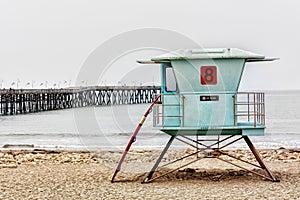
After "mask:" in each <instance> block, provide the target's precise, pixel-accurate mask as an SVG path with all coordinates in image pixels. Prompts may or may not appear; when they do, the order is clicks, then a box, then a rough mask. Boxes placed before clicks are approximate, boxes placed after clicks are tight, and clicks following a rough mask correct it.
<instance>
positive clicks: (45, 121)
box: [0, 91, 300, 150]
mask: <svg viewBox="0 0 300 200" xmlns="http://www.w3.org/2000/svg"><path fill="white" fill-rule="evenodd" d="M265 95H266V126H267V128H266V130H265V135H264V136H257V137H251V140H252V141H253V143H254V145H255V146H256V147H257V148H260V149H276V148H280V147H283V148H300V104H299V102H300V91H268V92H266V93H265ZM147 107H148V105H147V104H139V105H118V106H102V107H90V108H76V109H67V110H56V111H47V112H39V113H32V114H25V115H12V116H0V149H3V146H4V145H6V146H10V145H11V146H10V147H11V148H18V147H17V145H25V146H26V145H31V146H33V147H34V148H43V149H64V150H123V149H124V147H125V146H126V144H127V142H128V140H129V138H130V136H131V134H132V132H133V131H134V129H135V127H136V125H137V123H138V122H139V121H140V118H141V117H142V115H143V113H144V111H145V110H146V109H147ZM168 138H169V136H168V135H166V134H164V133H161V132H160V131H158V130H155V129H153V128H152V115H151V114H150V116H149V117H148V118H147V120H146V122H145V124H144V126H143V127H142V129H141V131H140V133H139V134H138V137H137V140H136V142H135V143H134V144H133V148H136V149H161V148H162V147H163V146H164V145H165V144H166V142H167V140H168ZM14 145H16V146H14ZM25 146H23V147H22V148H24V147H25ZM186 147H187V146H186V145H184V144H182V143H180V142H175V143H174V144H173V148H186ZM232 148H246V146H245V144H244V143H243V142H238V143H236V144H235V145H234V146H232Z"/></svg>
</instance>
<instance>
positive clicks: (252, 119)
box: [233, 92, 265, 127]
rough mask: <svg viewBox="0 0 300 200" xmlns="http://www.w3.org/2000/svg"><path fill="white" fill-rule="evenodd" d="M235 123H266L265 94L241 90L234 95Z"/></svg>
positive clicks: (254, 124)
mask: <svg viewBox="0 0 300 200" xmlns="http://www.w3.org/2000/svg"><path fill="white" fill-rule="evenodd" d="M233 101H234V125H235V126H237V125H240V124H242V123H246V124H247V125H251V124H253V126H254V127H256V126H257V125H265V94H264V93H256V92H239V93H237V94H235V95H234V96H233Z"/></svg>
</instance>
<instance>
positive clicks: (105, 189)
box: [0, 149, 300, 199]
mask: <svg viewBox="0 0 300 200" xmlns="http://www.w3.org/2000/svg"><path fill="white" fill-rule="evenodd" d="M190 151H191V150H190V149H186V150H173V151H170V152H169V153H168V155H167V156H166V158H165V159H164V160H163V162H167V161H169V160H172V159H174V158H175V157H178V156H182V155H185V154H186V153H189V152H190ZM260 152H261V153H262V156H263V157H264V160H265V162H266V164H267V165H268V167H269V168H270V169H271V170H272V172H273V173H274V175H275V176H276V177H278V178H279V179H280V182H271V181H268V180H265V179H264V178H261V177H258V176H256V175H253V174H251V173H249V172H246V171H245V170H241V169H238V168H236V167H234V166H232V165H228V164H227V163H225V162H221V161H218V160H217V159H203V160H200V161H198V162H197V163H194V164H193V165H191V166H188V167H186V168H184V169H181V170H176V171H175V172H173V173H171V174H169V175H168V176H166V177H163V178H160V179H157V180H155V181H153V182H151V183H147V184H141V181H142V180H143V179H144V178H145V176H146V172H147V171H148V170H149V169H150V168H151V167H152V165H153V163H154V161H155V159H156V158H157V156H158V155H159V152H158V151H143V150H140V151H138V150H135V151H132V152H130V153H129V155H128V157H127V158H126V162H125V163H124V165H123V167H122V171H121V172H119V173H118V175H117V177H116V182H115V183H111V182H110V178H111V175H112V174H113V171H114V168H115V166H116V163H117V161H118V159H119V157H120V155H121V152H110V151H101V152H67V151H44V150H28V151H24V150H23V151H16V150H14V151H12V150H7V151H1V152H0V199H300V157H299V150H295V149H294V150H291V149H289V150H264V151H260ZM229 153H233V154H235V155H237V156H238V157H239V158H242V159H246V160H248V161H251V162H253V161H254V158H253V156H252V155H251V154H250V152H249V151H242V150H236V151H230V152H229ZM189 159H193V158H189ZM185 161H187V160H185ZM182 163H183V162H182ZM182 163H179V164H177V165H175V166H173V167H172V166H170V167H168V169H167V168H163V169H161V170H160V171H159V172H158V173H157V174H160V173H162V172H164V171H167V170H169V169H173V168H175V167H177V166H178V165H180V164H182ZM251 170H254V169H251ZM256 171H257V172H261V170H256ZM157 174H155V175H157Z"/></svg>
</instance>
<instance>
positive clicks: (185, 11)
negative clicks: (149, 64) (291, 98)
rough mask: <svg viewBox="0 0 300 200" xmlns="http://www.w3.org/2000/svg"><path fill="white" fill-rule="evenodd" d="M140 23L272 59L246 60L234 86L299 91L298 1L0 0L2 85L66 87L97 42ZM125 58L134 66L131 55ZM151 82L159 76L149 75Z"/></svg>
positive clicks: (299, 6)
mask: <svg viewBox="0 0 300 200" xmlns="http://www.w3.org/2000/svg"><path fill="white" fill-rule="evenodd" d="M145 27H155V28H163V29H168V30H172V31H176V32H178V33H181V34H183V35H186V36H188V37H189V38H191V39H193V40H194V41H196V42H197V43H199V44H200V45H201V46H203V47H237V48H242V49H245V50H249V51H253V52H256V53H260V54H263V55H266V56H269V57H280V60H279V61H277V62H270V63H256V64H251V65H250V64H249V65H248V67H247V68H246V71H245V73H244V77H243V79H242V84H241V88H242V89H255V90H259V89H264V90H269V89H300V78H299V72H300V70H299V64H298V62H299V61H298V60H297V59H300V56H299V55H298V54H299V50H298V49H299V47H300V39H299V38H300V29H299V27H300V1H298V0H289V1H283V0H282V1H279V0H265V1H262V0H251V1H239V0H231V1H216V0H207V1H191V0H190V1H174V0H165V1H161V0H160V1H158V0H151V1H140V0H126V1H114V0H111V1H99V0H97V1H96V0H95V1H87V0H85V1H84V0H81V1H79V0H51V1H43V0H27V1H22V0H20V1H14V0H1V1H0V69H1V74H0V81H2V80H3V85H5V86H6V87H10V86H11V83H12V82H17V80H18V79H19V80H20V82H19V85H20V86H22V85H23V87H25V85H26V83H27V82H28V81H32V80H34V81H35V85H36V86H37V85H39V84H40V83H41V82H43V81H48V86H52V85H53V84H54V83H59V82H61V86H66V85H67V84H64V81H68V82H69V80H71V83H74V81H75V79H76V76H77V74H78V72H79V70H80V67H81V66H82V64H83V63H84V61H85V60H86V59H87V57H88V56H89V54H90V53H91V52H92V51H93V50H94V49H95V48H97V47H98V46H99V45H100V44H101V43H103V42H104V41H106V40H108V39H109V38H111V37H113V36H115V35H118V34H120V33H122V32H126V31H130V30H133V29H138V28H145ZM183 48H184V47H183ZM144 55H145V53H144ZM128 58H132V60H133V61H132V63H134V58H133V56H132V55H131V56H128ZM128 58H127V59H126V58H124V60H128ZM118 63H119V64H120V63H121V60H119V61H118V62H115V63H114V67H115V70H112V72H110V74H111V75H110V76H107V79H108V80H107V82H108V83H110V81H111V82H115V81H116V80H117V78H116V77H118V75H115V76H114V72H115V73H117V72H118V66H116V64H118ZM120 65H121V64H120ZM132 65H135V66H134V67H133V66H124V63H123V66H122V69H123V72H122V73H123V74H124V73H126V70H127V69H128V70H129V71H130V70H132V69H134V68H138V65H136V64H132ZM136 71H137V72H140V73H142V71H143V70H140V69H137V70H136ZM120 76H122V75H120ZM141 76H142V75H141ZM110 78H111V79H112V80H109V79H110ZM151 79H153V81H154V82H157V81H159V77H158V76H155V73H154V74H152V78H151ZM139 81H140V80H137V81H136V82H139ZM0 84H1V82H0ZM27 87H29V86H27Z"/></svg>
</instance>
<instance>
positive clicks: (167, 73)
mask: <svg viewBox="0 0 300 200" xmlns="http://www.w3.org/2000/svg"><path fill="white" fill-rule="evenodd" d="M162 70H163V72H162V74H163V77H162V78H163V80H162V83H163V84H162V103H163V105H162V112H163V113H162V116H163V119H162V122H163V126H165V127H178V126H180V125H181V114H180V110H181V98H180V95H179V94H178V88H177V82H176V77H175V75H174V72H173V68H172V66H171V65H170V64H168V65H167V64H163V65H162Z"/></svg>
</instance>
